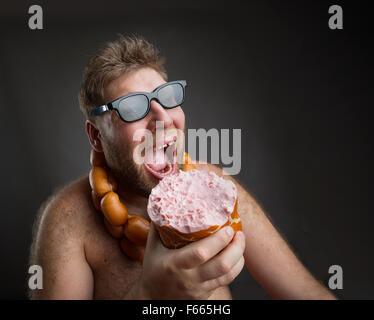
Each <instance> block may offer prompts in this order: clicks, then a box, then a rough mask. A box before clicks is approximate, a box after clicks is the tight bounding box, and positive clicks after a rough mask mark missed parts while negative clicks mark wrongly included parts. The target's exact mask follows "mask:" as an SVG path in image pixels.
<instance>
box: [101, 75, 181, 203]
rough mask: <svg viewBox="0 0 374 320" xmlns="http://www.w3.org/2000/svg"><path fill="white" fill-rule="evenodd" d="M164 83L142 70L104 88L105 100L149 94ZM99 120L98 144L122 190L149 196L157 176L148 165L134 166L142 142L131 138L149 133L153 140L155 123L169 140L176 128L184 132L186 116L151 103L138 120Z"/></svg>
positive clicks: (112, 115) (107, 116)
mask: <svg viewBox="0 0 374 320" xmlns="http://www.w3.org/2000/svg"><path fill="white" fill-rule="evenodd" d="M163 83H165V80H164V79H163V78H162V77H161V76H160V74H159V73H158V72H157V71H155V70H154V69H151V68H142V69H139V70H136V71H134V72H132V73H130V74H126V75H124V76H122V77H120V78H118V79H116V80H114V81H112V82H111V83H110V84H109V85H108V86H107V87H106V89H105V99H106V101H112V100H115V99H117V98H119V97H121V96H124V95H126V94H129V93H131V92H137V91H143V92H151V91H153V90H154V89H155V88H157V87H158V86H160V85H161V84H163ZM99 121H100V123H98V126H99V130H100V135H101V144H102V147H103V150H104V153H105V158H106V161H107V164H108V166H109V167H110V168H111V169H112V171H113V173H114V175H115V176H116V178H117V179H118V180H119V181H120V183H121V185H122V186H123V187H124V188H125V189H128V190H129V191H133V192H136V193H139V194H141V195H144V196H148V195H149V194H150V192H151V190H152V188H153V187H154V186H156V185H157V183H158V182H159V179H160V175H158V174H157V173H155V172H154V171H152V170H151V169H149V166H147V165H145V164H137V163H135V161H134V160H133V152H134V149H135V148H136V147H137V146H139V144H140V143H141V142H142V141H135V140H134V135H135V133H136V132H138V133H139V132H142V131H144V130H148V131H149V132H152V135H153V139H154V141H156V139H155V138H156V136H155V135H156V121H157V124H160V123H163V126H164V138H165V140H170V139H171V138H172V137H175V136H176V134H175V132H176V129H178V130H181V131H182V132H183V131H184V126H185V116H184V112H183V110H182V108H181V107H176V108H173V109H165V108H163V107H162V106H161V105H160V104H159V103H158V102H157V101H156V100H152V101H151V104H150V111H149V113H148V114H147V116H146V117H145V118H143V119H141V120H138V121H135V122H131V123H127V122H124V121H122V120H121V119H120V117H119V116H118V114H117V112H116V111H111V112H106V113H105V114H103V115H102V116H101V118H100V119H99ZM160 121H162V122H160ZM165 158H166V157H165ZM178 169H179V168H178V167H177V165H176V170H178ZM165 170H166V168H165V169H164V171H165Z"/></svg>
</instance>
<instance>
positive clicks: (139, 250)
mask: <svg viewBox="0 0 374 320" xmlns="http://www.w3.org/2000/svg"><path fill="white" fill-rule="evenodd" d="M120 246H121V249H122V251H123V252H124V253H125V254H126V255H127V256H128V257H129V258H130V259H132V260H135V261H139V262H142V261H143V258H144V251H145V247H143V246H137V245H136V244H134V243H132V242H131V241H130V240H128V239H126V238H123V239H122V240H121V241H120Z"/></svg>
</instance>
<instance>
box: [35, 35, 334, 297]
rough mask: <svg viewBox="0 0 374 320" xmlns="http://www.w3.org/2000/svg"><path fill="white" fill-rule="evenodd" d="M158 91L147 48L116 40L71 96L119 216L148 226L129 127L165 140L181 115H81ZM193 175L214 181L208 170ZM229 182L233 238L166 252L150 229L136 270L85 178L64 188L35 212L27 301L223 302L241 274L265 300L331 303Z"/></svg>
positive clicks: (160, 71)
mask: <svg viewBox="0 0 374 320" xmlns="http://www.w3.org/2000/svg"><path fill="white" fill-rule="evenodd" d="M164 83H166V72H165V70H164V66H163V59H162V58H161V57H160V56H159V54H158V52H157V50H156V49H155V48H154V47H153V46H152V45H151V44H149V43H148V42H146V41H145V40H143V39H140V38H131V39H130V38H120V39H119V40H118V41H115V42H112V43H109V44H107V45H106V47H105V48H104V49H102V50H101V51H100V52H99V53H98V54H97V55H96V56H95V57H93V58H92V59H91V60H90V62H89V64H88V66H87V69H86V71H85V73H84V77H83V82H82V86H81V90H80V93H79V101H80V107H81V109H82V111H83V112H84V114H85V116H86V118H87V121H86V131H87V134H88V138H89V141H90V144H91V146H92V148H93V149H94V150H96V151H97V152H103V153H104V155H105V158H106V161H107V165H108V166H109V167H110V168H111V170H112V172H113V173H114V176H115V178H116V179H117V181H118V183H119V189H118V194H119V196H120V198H121V200H122V201H123V203H124V204H125V205H126V207H127V209H128V211H129V212H130V213H132V214H136V215H139V216H142V217H144V218H146V219H148V220H149V218H148V214H147V211H146V205H147V200H148V196H149V194H150V191H151V189H152V188H153V187H154V186H155V185H156V184H157V183H158V181H159V180H158V179H157V178H156V176H155V175H154V174H152V173H151V171H149V170H148V169H147V168H146V167H145V166H144V165H138V164H136V163H135V162H134V160H133V157H132V155H133V150H134V148H135V147H136V146H137V145H138V144H139V143H140V142H138V141H133V136H134V133H135V131H136V130H138V129H148V130H150V131H151V132H153V133H154V132H155V129H156V121H163V123H164V130H165V132H166V133H165V134H166V135H167V132H168V130H170V129H179V130H184V126H185V114H184V112H183V110H182V108H181V107H180V106H178V107H175V108H172V109H166V108H164V107H163V106H161V105H160V103H159V102H158V101H157V100H152V101H151V102H150V109H149V112H148V114H146V115H145V116H144V117H143V118H141V119H138V120H137V121H133V122H125V121H123V120H122V119H121V118H120V116H119V113H118V112H117V111H116V110H110V111H105V112H102V113H101V114H100V115H91V114H90V112H91V110H93V109H95V108H96V107H98V106H101V105H104V104H106V103H108V102H110V101H113V100H115V99H118V98H119V97H122V96H124V95H126V94H129V93H131V92H138V91H142V92H152V91H153V90H154V89H155V88H157V87H159V86H160V85H162V84H164ZM132 116H134V115H133V114H132ZM87 161H88V159H87ZM197 168H198V169H199V170H213V171H215V172H216V173H217V174H221V170H220V169H218V168H217V167H215V166H213V165H210V164H205V165H203V164H198V165H197ZM226 178H227V176H226ZM230 179H232V178H230ZM232 180H233V181H234V183H235V184H236V186H237V189H238V199H239V202H238V203H239V206H238V212H239V215H240V217H241V220H242V224H243V232H238V233H237V234H236V235H235V236H234V237H233V236H232V234H230V232H227V231H230V230H232V229H231V227H226V228H223V229H221V230H220V231H219V232H217V233H215V234H212V235H210V236H209V237H207V238H205V239H202V240H200V241H197V242H195V243H191V244H189V245H187V246H185V247H183V248H181V249H177V250H169V249H166V248H165V247H163V245H162V243H161V242H160V239H159V237H158V234H157V231H155V229H154V227H153V225H152V224H151V229H150V233H149V236H148V241H147V247H146V251H145V257H144V261H143V263H140V262H135V261H132V260H130V259H129V258H127V257H126V256H125V255H124V254H123V253H122V251H121V250H120V247H119V243H118V240H116V239H114V238H112V237H111V236H110V234H109V233H108V232H107V231H106V229H105V227H104V224H103V217H102V215H101V214H99V213H98V212H97V211H95V209H94V207H93V204H92V200H91V195H90V193H91V188H90V185H89V181H88V178H87V176H85V177H83V178H81V179H78V180H76V181H74V182H72V183H70V184H69V185H67V186H65V187H64V188H62V189H61V190H59V191H58V192H56V193H55V194H54V195H52V196H51V197H50V198H49V199H48V200H47V201H46V202H45V203H44V204H43V205H42V207H41V209H40V212H39V214H38V217H37V219H36V221H35V225H34V230H33V244H32V246H31V253H30V264H37V265H40V266H41V267H42V268H43V289H42V290H33V291H30V298H32V299H231V294H230V291H229V288H228V285H229V283H231V282H232V281H233V280H234V279H235V277H236V276H237V275H238V274H239V273H240V271H241V270H242V268H243V266H245V267H246V269H247V270H248V271H249V272H250V273H251V274H252V276H253V277H254V278H255V279H256V280H257V281H258V282H259V283H260V285H261V286H262V287H263V288H264V290H265V291H266V292H267V294H268V295H269V296H270V297H271V298H274V299H334V296H333V295H332V294H331V293H330V292H329V291H328V290H327V289H326V288H325V287H324V286H323V285H321V284H320V282H318V281H317V280H316V279H315V278H314V277H313V276H312V275H311V274H310V273H309V272H308V271H307V269H306V268H305V267H304V266H303V265H302V264H301V263H300V261H299V260H298V259H297V257H296V256H295V255H294V253H293V252H292V251H291V249H290V248H289V246H288V245H287V243H286V242H285V241H284V240H283V239H282V237H281V236H280V234H279V233H278V232H277V230H276V229H275V228H274V227H273V225H272V224H271V222H270V221H269V219H268V218H267V217H266V215H265V214H264V212H263V211H262V209H261V208H260V206H259V205H258V204H257V203H256V201H255V200H254V199H253V198H252V197H251V195H250V194H249V193H248V192H247V191H246V190H245V189H244V188H242V187H241V186H240V185H239V184H238V183H237V182H236V181H235V180H234V179H232Z"/></svg>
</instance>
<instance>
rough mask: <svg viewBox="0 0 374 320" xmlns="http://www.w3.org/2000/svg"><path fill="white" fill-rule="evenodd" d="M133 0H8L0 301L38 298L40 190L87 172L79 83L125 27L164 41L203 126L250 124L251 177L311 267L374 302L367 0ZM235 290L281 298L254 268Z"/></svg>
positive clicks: (2, 75) (192, 124) (348, 294)
mask: <svg viewBox="0 0 374 320" xmlns="http://www.w3.org/2000/svg"><path fill="white" fill-rule="evenodd" d="M126 2H128V1H121V2H119V1H109V0H106V1H87V2H77V1H60V2H57V1H53V2H51V1H36V2H30V1H17V2H12V1H10V0H8V1H5V2H4V1H3V2H2V3H1V4H0V19H1V22H0V36H1V38H0V43H1V47H0V48H1V50H0V105H1V118H0V121H1V129H0V130H1V131H0V133H1V152H2V156H1V169H2V171H1V180H2V184H1V186H0V194H1V215H0V257H1V264H0V274H1V286H0V298H6V299H14V298H21V299H22V298H25V297H26V286H27V270H28V250H29V246H30V243H31V226H32V222H33V220H34V217H35V215H36V212H37V209H38V208H39V206H40V204H41V202H42V201H43V200H44V199H46V197H48V195H50V194H51V193H52V192H53V191H54V190H55V189H56V188H58V187H59V186H61V185H64V184H67V183H69V182H70V181H71V180H73V179H76V178H77V177H79V176H82V175H85V174H87V172H88V170H89V162H88V157H89V150H90V148H89V143H88V140H87V138H86V135H85V131H84V118H83V115H82V114H81V113H80V110H79V107H78V102H77V91H78V87H79V84H80V80H81V76H82V71H83V69H84V67H85V65H86V63H87V61H88V59H89V57H90V56H91V55H93V54H94V53H95V52H96V50H97V49H98V48H99V47H101V46H102V45H103V44H104V43H105V42H106V41H109V40H114V39H115V38H116V37H117V33H122V34H125V35H127V34H133V33H135V34H140V35H143V36H144V37H146V38H147V39H148V40H149V41H151V42H153V43H155V44H156V45H157V46H158V47H159V48H160V49H161V52H162V53H163V54H164V55H165V56H166V58H167V69H168V72H169V78H170V79H186V80H187V81H188V83H189V87H188V99H187V101H186V103H185V108H184V109H185V113H186V115H187V126H188V127H189V128H206V129H210V128H218V129H223V128H240V129H242V170H241V172H240V174H239V175H238V176H237V178H238V179H239V180H240V181H241V182H242V183H243V184H244V185H245V186H246V187H248V188H249V190H251V192H252V193H253V194H254V195H255V197H256V198H257V199H258V200H259V202H260V203H261V204H262V206H263V207H264V209H265V210H266V211H267V213H268V214H269V215H270V216H271V218H272V220H273V221H274V223H275V224H276V226H277V227H278V228H279V230H280V231H281V232H282V234H283V235H284V236H285V238H286V239H287V240H288V241H289V243H290V244H291V246H292V247H293V248H294V250H295V251H296V253H297V254H298V256H299V257H300V259H301V260H302V261H303V263H304V264H305V265H306V266H307V267H308V268H309V269H310V270H311V272H312V273H313V274H314V275H315V276H316V277H317V278H318V279H320V280H322V281H324V283H325V284H327V281H328V278H329V274H328V268H329V266H331V265H333V264H338V265H341V266H342V267H343V271H344V289H343V290H339V291H338V292H336V293H337V295H338V296H339V297H340V298H345V299H358V298H371V299H372V298H374V293H373V287H374V277H373V275H372V273H371V271H372V270H374V259H373V240H374V234H373V232H372V230H371V228H372V226H373V221H374V218H373V205H372V203H371V196H372V180H373V174H372V160H373V157H372V149H373V147H372V140H371V137H370V135H371V131H372V129H371V123H372V121H373V120H372V117H371V115H372V113H371V109H372V107H373V99H372V71H373V69H372V66H373V63H372V59H373V58H372V56H373V52H372V50H371V43H370V42H372V33H371V32H370V30H369V28H370V19H369V18H370V15H371V12H370V10H369V8H368V7H366V6H365V5H366V3H365V2H360V1H356V2H355V6H353V5H352V4H351V3H347V2H344V1H337V2H336V3H335V2H333V3H331V2H329V1H320V2H317V1H303V2H302V1H291V2H290V1H288V2H287V3H286V1H251V2H249V3H246V4H243V3H240V2H237V1H215V2H204V3H201V2H200V1H158V2H153V4H149V3H147V2H144V1H136V2H132V3H133V4H128V3H126ZM352 2H353V1H352ZM134 3H135V4H134ZM156 3H158V4H156ZM31 4H39V5H41V6H42V8H43V10H44V29H43V30H40V31H31V30H30V29H29V28H28V17H29V15H28V13H27V11H28V7H29V6H30V5H31ZM331 4H340V5H342V7H343V10H344V30H341V31H332V30H330V29H329V28H328V24H327V22H328V19H329V14H328V7H329V6H330V5H331ZM231 288H232V291H233V296H234V298H238V299H253V298H255V299H263V298H264V299H266V298H267V297H266V294H265V293H264V291H263V290H262V288H261V287H260V286H259V285H258V284H257V283H256V282H255V281H254V280H253V279H252V278H251V276H250V275H249V274H248V272H247V271H246V270H244V271H243V272H242V273H241V275H240V276H239V277H238V278H237V279H236V280H235V281H234V283H233V284H232V285H231Z"/></svg>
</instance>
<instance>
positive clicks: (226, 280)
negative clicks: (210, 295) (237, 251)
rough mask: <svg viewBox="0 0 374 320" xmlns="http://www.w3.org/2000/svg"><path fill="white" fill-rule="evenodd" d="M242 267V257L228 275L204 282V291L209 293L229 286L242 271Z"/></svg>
mask: <svg viewBox="0 0 374 320" xmlns="http://www.w3.org/2000/svg"><path fill="white" fill-rule="evenodd" d="M243 266H244V257H243V256H242V257H241V258H240V259H239V261H238V262H237V263H236V264H235V265H234V266H233V268H232V269H231V270H230V271H229V272H228V273H226V274H225V275H223V276H221V277H219V278H216V279H212V280H208V281H205V282H204V287H205V289H206V290H207V291H211V290H214V289H217V288H219V287H222V286H227V285H229V284H230V283H231V282H232V281H234V279H235V278H236V277H237V276H238V275H239V273H240V272H241V271H242V269H243Z"/></svg>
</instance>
